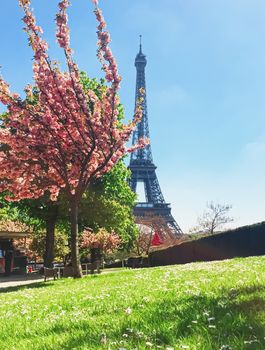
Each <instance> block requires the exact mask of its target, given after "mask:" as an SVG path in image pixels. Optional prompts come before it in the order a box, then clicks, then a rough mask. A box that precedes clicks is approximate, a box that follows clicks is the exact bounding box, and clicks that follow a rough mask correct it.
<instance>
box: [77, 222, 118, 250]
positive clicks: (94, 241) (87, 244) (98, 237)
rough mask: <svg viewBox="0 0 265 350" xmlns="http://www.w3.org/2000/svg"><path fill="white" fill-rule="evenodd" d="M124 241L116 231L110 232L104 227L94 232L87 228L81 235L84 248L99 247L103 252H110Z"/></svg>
mask: <svg viewBox="0 0 265 350" xmlns="http://www.w3.org/2000/svg"><path fill="white" fill-rule="evenodd" d="M121 243H122V241H121V239H120V237H119V235H118V234H117V233H115V232H114V231H112V232H108V231H107V230H105V229H104V228H101V229H99V230H98V232H96V233H94V232H92V230H90V229H87V228H86V229H85V230H84V232H83V234H82V236H81V245H80V247H81V248H82V249H92V248H98V249H100V250H101V251H102V252H103V253H106V254H110V253H113V252H114V251H115V250H117V249H118V248H119V246H120V245H121Z"/></svg>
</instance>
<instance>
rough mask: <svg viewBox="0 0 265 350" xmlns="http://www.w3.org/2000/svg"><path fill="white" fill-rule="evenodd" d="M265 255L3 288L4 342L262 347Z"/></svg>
mask: <svg viewBox="0 0 265 350" xmlns="http://www.w3.org/2000/svg"><path fill="white" fill-rule="evenodd" d="M264 337H265V257H253V258H246V259H234V260H229V261H223V262H210V263H193V264H187V265H178V266H167V267H160V268H150V269H139V270H127V271H124V270H123V271H117V272H111V273H106V274H102V275H100V276H95V277H93V276H88V277H85V278H83V279H82V280H73V279H71V278H69V279H62V280H58V281H55V282H53V281H51V282H47V283H45V284H44V283H38V284H36V285H34V286H28V287H17V288H10V289H8V290H7V291H4V292H2V293H0V349H5V350H11V349H16V350H24V349H25V350H26V349H27V350H31V349H32V350H33V349H34V350H46V349H52V350H56V349H60V350H61V349H63V350H64V349H69V350H74V349H88V350H93V349H113V350H116V349H117V350H118V349H126V350H129V349H167V350H173V349H196V350H204V349H205V350H211V349H214V350H215V349H216V350H219V349H222V350H228V349H232V350H235V349H238V350H243V349H253V350H259V349H260V350H264V349H265V338H264Z"/></svg>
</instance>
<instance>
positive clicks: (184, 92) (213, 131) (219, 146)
mask: <svg viewBox="0 0 265 350" xmlns="http://www.w3.org/2000/svg"><path fill="white" fill-rule="evenodd" d="M32 2H33V7H34V9H35V13H36V15H37V18H38V21H39V23H40V24H41V25H42V27H43V28H44V30H45V38H46V39H47V40H48V41H49V43H50V53H51V57H52V58H54V59H59V60H60V61H63V56H62V53H61V51H60V49H58V48H57V45H56V43H55V35H54V28H55V24H54V21H53V19H54V17H55V13H56V5H57V1H55V0H49V1H47V0H46V1H44V0H35V1H34V0H33V1H32ZM47 4H49V5H47ZM101 7H102V8H103V10H104V15H105V18H106V20H107V23H108V28H109V30H110V32H111V35H112V39H113V42H112V45H111V46H112V50H113V52H114V54H115V56H116V58H117V61H118V64H119V68H120V72H121V74H122V76H123V83H122V89H121V99H122V102H123V103H124V105H125V108H126V115H127V116H128V118H130V117H131V115H132V113H133V106H134V93H135V68H134V58H135V55H136V53H137V51H138V35H139V34H142V35H143V51H144V53H145V54H146V55H147V59H148V65H147V68H146V74H147V98H148V112H149V124H150V133H151V142H152V150H153V157H154V161H155V164H156V165H157V166H158V169H157V175H158V178H159V181H160V185H161V187H162V191H163V193H164V196H165V198H166V200H167V201H168V202H170V203H171V205H172V213H173V215H174V217H175V219H176V221H177V222H178V223H179V225H180V226H181V227H182V229H183V230H185V231H186V230H188V229H189V228H191V227H192V226H194V225H195V224H196V219H197V217H198V216H199V215H201V214H202V212H203V210H204V208H205V206H206V203H207V201H211V200H213V201H218V202H221V203H230V204H232V205H233V209H232V212H231V215H233V216H234V217H235V222H234V223H233V224H230V226H240V225H244V224H251V223H254V222H258V221H262V220H265V204H264V198H265V42H264V38H265V22H264V18H265V3H264V1H263V0H233V1H231V0H134V1H129V0H115V1H113V0H102V1H101ZM92 9H93V7H92V5H91V4H90V1H89V0H78V1H77V0H72V6H71V8H70V11H69V16H70V25H71V34H72V35H71V38H72V39H71V41H72V47H73V49H74V51H75V59H76V61H77V62H78V64H79V66H80V68H81V69H83V70H85V71H87V73H88V74H89V75H90V76H92V77H94V76H99V75H100V74H101V73H100V66H99V63H98V62H97V60H96V57H95V50H96V47H95V44H96V34H95V25H96V23H95V20H94V16H93V14H92ZM21 17H22V13H21V10H20V8H19V6H18V1H17V0H9V1H4V2H3V4H1V14H0V43H1V44H0V65H1V66H2V68H1V72H2V74H3V75H4V77H5V79H6V80H7V81H9V82H10V84H11V87H12V90H13V91H17V92H21V91H22V89H23V86H24V85H26V84H27V83H29V82H30V81H31V76H32V71H31V65H32V52H31V49H30V48H29V47H28V46H27V41H26V35H25V33H23V31H22V30H21V28H22V23H21V21H20V18H21Z"/></svg>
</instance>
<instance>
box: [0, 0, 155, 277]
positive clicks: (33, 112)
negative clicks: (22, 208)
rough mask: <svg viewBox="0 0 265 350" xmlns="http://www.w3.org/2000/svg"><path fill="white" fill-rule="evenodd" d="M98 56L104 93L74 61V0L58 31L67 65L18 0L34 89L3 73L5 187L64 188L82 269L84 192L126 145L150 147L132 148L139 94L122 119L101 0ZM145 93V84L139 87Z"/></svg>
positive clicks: (13, 193)
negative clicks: (19, 88) (13, 87)
mask: <svg viewBox="0 0 265 350" xmlns="http://www.w3.org/2000/svg"><path fill="white" fill-rule="evenodd" d="M93 2H94V4H95V5H96V9H95V14H96V18H97V20H98V27H97V29H98V31H97V35H98V50H97V56H98V58H99V59H100V61H101V64H102V68H103V70H104V72H105V78H106V80H107V83H109V84H110V86H108V87H103V86H102V87H98V89H99V94H96V93H95V92H94V91H93V90H89V89H88V90H87V89H84V87H83V85H82V82H81V78H80V73H79V69H78V66H77V65H76V63H75V62H74V61H73V58H72V50H71V48H70V36H69V33H70V31H69V27H68V18H67V14H66V10H67V8H68V6H69V1H68V0H62V1H60V2H59V12H58V14H57V16H56V23H57V32H56V37H57V41H58V43H59V46H60V47H61V48H62V49H63V50H64V52H65V57H66V62H67V66H68V72H62V71H60V69H59V68H58V67H57V66H56V65H55V64H52V63H51V60H50V57H49V55H48V44H47V43H46V41H45V40H44V39H43V38H42V29H41V28H40V27H39V26H38V25H37V23H36V19H35V17H34V15H33V12H32V10H31V8H30V1H29V0H20V5H21V7H22V9H23V11H24V13H25V16H24V18H23V21H24V23H25V31H26V32H27V34H28V37H29V43H30V45H31V47H32V49H33V51H34V64H33V72H34V80H35V84H34V88H33V87H31V86H26V88H25V92H26V99H25V100H22V99H21V98H20V96H19V95H18V94H12V93H11V92H10V89H9V86H8V84H7V83H6V82H5V81H4V79H3V78H2V77H0V102H1V103H2V104H4V105H6V106H7V115H6V117H5V118H4V119H3V123H2V128H1V129H0V144H1V145H2V146H1V149H0V161H1V167H0V179H1V180H0V191H7V192H8V193H9V194H8V195H7V198H8V199H9V200H21V199H24V198H38V197H40V196H42V195H43V194H44V193H45V192H46V191H48V192H50V197H51V199H52V200H56V199H57V197H58V195H59V193H60V191H63V192H65V194H66V195H67V198H68V201H69V205H70V207H71V242H72V246H71V251H72V261H73V266H74V268H75V273H76V276H80V275H81V272H80V268H79V263H78V257H79V253H78V244H77V241H78V239H77V238H78V229H77V223H78V206H79V202H80V199H81V198H82V195H83V193H84V191H85V190H86V189H87V186H88V185H89V183H90V182H91V181H92V180H93V179H95V178H96V177H100V176H102V175H103V174H104V173H105V172H107V171H109V170H110V169H111V168H112V167H113V166H114V165H115V164H116V163H117V162H118V161H119V160H120V159H121V158H122V157H123V156H124V155H125V154H126V153H127V152H128V151H133V150H135V149H137V148H139V147H144V146H145V145H146V143H147V142H148V141H147V140H139V143H138V144H137V145H136V146H134V147H133V148H130V149H127V147H126V143H127V142H128V140H129V138H130V136H131V133H132V131H133V130H134V128H135V126H136V124H137V123H138V122H139V121H140V120H141V114H142V112H141V101H142V98H140V99H139V101H138V102H137V107H136V112H135V115H134V118H133V120H132V122H131V123H129V124H127V125H126V124H121V122H120V121H119V120H118V115H119V109H118V106H119V103H120V102H119V98H118V94H117V93H118V90H119V87H120V81H121V77H120V75H119V73H118V68H117V64H116V61H115V58H114V57H113V54H112V52H111V50H110V48H109V43H110V35H109V33H108V32H107V31H106V30H105V28H106V23H105V21H104V18H103V15H102V12H101V11H100V9H99V8H98V7H97V1H93ZM141 93H142V95H143V94H144V91H142V92H141Z"/></svg>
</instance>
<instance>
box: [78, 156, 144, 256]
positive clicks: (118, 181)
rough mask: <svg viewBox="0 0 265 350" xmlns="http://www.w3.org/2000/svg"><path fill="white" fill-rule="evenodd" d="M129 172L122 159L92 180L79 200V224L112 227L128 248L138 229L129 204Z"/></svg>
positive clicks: (132, 195)
mask: <svg viewBox="0 0 265 350" xmlns="http://www.w3.org/2000/svg"><path fill="white" fill-rule="evenodd" d="M129 176H130V172H129V171H128V170H127V168H126V166H125V164H124V162H123V161H120V162H119V163H117V164H116V165H115V167H114V168H113V169H112V170H111V171H110V172H109V173H108V174H106V175H104V176H103V177H102V178H101V179H99V180H98V181H96V182H95V183H93V184H92V185H91V186H90V188H89V190H88V191H87V193H86V194H85V196H84V198H83V201H82V203H81V209H80V210H81V215H80V217H82V225H83V226H87V227H90V228H91V229H93V230H94V231H98V229H99V228H101V227H102V228H105V229H106V230H107V231H112V230H113V231H115V232H116V233H118V234H119V236H120V237H121V238H122V240H123V242H124V244H123V246H122V248H123V249H125V248H126V249H129V248H130V247H131V246H132V244H133V241H134V239H135V237H136V235H137V233H138V229H137V226H136V225H135V222H134V217H133V214H132V208H133V206H134V204H135V200H136V195H135V193H134V192H132V190H131V188H130V186H129V184H128V178H129Z"/></svg>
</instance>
